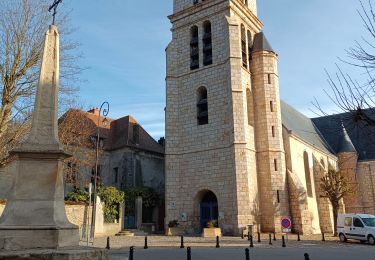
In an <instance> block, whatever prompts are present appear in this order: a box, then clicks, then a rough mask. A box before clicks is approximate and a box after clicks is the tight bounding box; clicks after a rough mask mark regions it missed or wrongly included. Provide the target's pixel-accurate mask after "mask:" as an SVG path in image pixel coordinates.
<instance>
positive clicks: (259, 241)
mask: <svg viewBox="0 0 375 260" xmlns="http://www.w3.org/2000/svg"><path fill="white" fill-rule="evenodd" d="M261 242H262V241H261V240H260V232H258V243H261Z"/></svg>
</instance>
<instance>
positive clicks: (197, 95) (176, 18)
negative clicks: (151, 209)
mask: <svg viewBox="0 0 375 260" xmlns="http://www.w3.org/2000/svg"><path fill="white" fill-rule="evenodd" d="M173 10H174V11H173V14H172V15H171V16H169V19H170V21H171V23H172V41H171V42H170V44H169V45H168V47H167V50H166V52H167V77H166V89H167V90H166V91H167V107H166V224H168V222H169V221H172V220H179V223H180V224H181V226H183V227H184V228H185V230H186V231H187V232H200V231H201V230H202V228H203V227H205V225H206V224H207V222H208V221H210V220H217V221H218V225H219V226H220V227H221V228H222V231H223V232H224V234H239V232H240V230H241V229H242V228H243V227H245V226H247V225H250V224H252V225H255V227H259V226H263V224H264V227H266V229H267V230H274V229H275V225H276V224H275V218H274V217H273V215H272V216H271V214H268V213H271V212H272V213H275V212H276V210H274V208H272V209H270V210H268V206H267V207H262V206H261V205H260V204H259V201H264V202H266V203H271V204H272V205H274V206H275V207H277V208H279V204H278V203H280V205H281V204H283V203H284V202H285V200H286V197H284V196H287V195H286V194H284V189H285V187H281V186H282V185H281V184H280V185H279V186H280V187H278V186H277V187H276V186H275V187H273V186H272V185H274V182H273V180H271V178H273V177H275V176H278V175H277V174H276V173H274V172H275V171H274V170H273V171H272V173H271V172H270V171H271V165H273V163H274V158H277V160H278V162H277V163H278V167H279V168H278V171H277V173H280V176H281V177H282V176H283V174H284V175H285V167H284V166H283V165H284V164H285V160H284V162H282V158H283V151H282V148H281V147H282V138H281V120H280V110H279V101H278V100H277V99H276V98H278V85H277V84H275V85H272V86H274V88H273V91H274V92H272V94H274V98H275V100H274V106H275V109H278V112H277V113H275V115H278V116H279V117H277V116H275V118H274V120H275V121H274V122H273V123H272V124H274V126H275V129H274V130H275V133H277V136H276V137H275V139H274V140H277V141H274V140H268V139H267V140H265V141H266V143H265V145H266V146H267V147H268V145H274V146H273V147H272V148H270V149H268V148H266V147H263V145H260V144H261V142H255V140H256V138H257V136H256V133H258V134H259V135H260V136H261V137H262V138H263V137H264V136H262V135H261V134H262V133H263V132H262V130H261V129H262V128H263V127H266V128H267V129H264V131H266V130H268V127H271V124H270V122H268V121H267V123H266V121H264V120H263V119H260V117H261V116H262V115H263V116H265V117H269V116H272V115H266V112H268V110H266V107H265V106H264V104H265V102H266V97H267V95H268V93H270V94H271V92H267V93H266V92H265V91H266V90H267V91H268V90H269V91H271V89H272V88H271V86H269V85H267V84H264V82H263V80H262V79H261V77H263V76H266V77H267V75H268V74H269V73H267V74H264V69H263V66H268V65H272V66H273V67H272V69H273V70H274V71H273V72H272V78H275V79H276V77H274V75H277V71H276V63H275V61H276V54H274V52H271V53H267V50H265V51H264V52H263V50H262V51H260V52H258V51H253V42H254V40H256V39H254V37H255V35H259V32H260V31H261V28H262V23H261V22H260V21H259V19H258V18H257V14H256V1H255V0H174V9H173ZM252 55H253V56H254V57H252ZM253 71H255V75H256V76H255V77H256V79H252V78H253V76H252V74H253V73H254V72H253ZM266 79H267V78H265V80H266ZM253 84H254V86H253ZM262 91H263V92H262ZM258 98H259V99H262V100H263V101H264V102H263V105H262V104H261V103H259V102H258V101H257V99H258ZM267 102H268V100H267ZM256 110H259V111H256ZM258 122H259V123H258ZM257 124H259V126H257ZM270 131H271V130H270ZM270 133H271V132H270ZM264 138H265V137H264ZM257 149H260V151H261V153H258V151H257ZM263 152H267V153H270V152H275V154H272V156H271V154H267V156H266V157H265V158H267V164H268V168H267V167H263V165H262V166H261V169H262V173H257V172H258V170H257V156H259V155H260V156H263V155H265V154H263ZM275 156H276V157H275ZM271 158H272V160H271ZM259 162H260V161H259V160H258V163H259ZM283 167H284V168H283ZM283 169H284V173H282V171H283ZM258 177H261V178H262V179H261V180H260V181H258ZM281 182H282V181H280V183H281ZM258 183H259V184H261V185H267V186H266V187H264V188H263V190H265V189H266V188H268V189H271V190H272V191H274V192H275V194H273V193H271V192H269V193H266V194H265V196H263V197H262V196H261V195H260V192H259V191H258ZM277 183H279V182H277ZM277 198H279V200H277ZM276 204H277V205H276ZM281 208H285V207H284V206H283V207H281ZM280 214H281V213H280ZM266 217H267V218H269V217H270V218H271V220H266ZM267 221H269V223H268V222H267ZM262 222H263V223H262ZM259 224H260V225H259Z"/></svg>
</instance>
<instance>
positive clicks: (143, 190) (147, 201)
mask: <svg viewBox="0 0 375 260" xmlns="http://www.w3.org/2000/svg"><path fill="white" fill-rule="evenodd" d="M125 196H126V210H125V213H126V215H128V216H131V215H134V214H135V199H136V198H137V197H142V202H143V207H145V208H146V209H151V208H154V207H156V206H158V205H159V202H160V196H159V194H158V193H157V192H156V191H155V190H154V189H153V188H150V187H134V188H129V189H126V190H125Z"/></svg>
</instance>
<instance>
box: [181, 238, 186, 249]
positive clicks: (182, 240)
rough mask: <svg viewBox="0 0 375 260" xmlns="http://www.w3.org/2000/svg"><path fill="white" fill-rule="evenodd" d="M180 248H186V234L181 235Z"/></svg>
mask: <svg viewBox="0 0 375 260" xmlns="http://www.w3.org/2000/svg"><path fill="white" fill-rule="evenodd" d="M180 248H185V246H184V236H181V245H180Z"/></svg>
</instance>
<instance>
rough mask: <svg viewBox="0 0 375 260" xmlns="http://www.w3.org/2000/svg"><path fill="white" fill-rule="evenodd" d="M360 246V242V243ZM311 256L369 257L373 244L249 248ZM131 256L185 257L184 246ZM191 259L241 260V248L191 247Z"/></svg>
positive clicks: (272, 258) (261, 254) (325, 259)
mask: <svg viewBox="0 0 375 260" xmlns="http://www.w3.org/2000/svg"><path fill="white" fill-rule="evenodd" d="M360 247H362V246H360ZM305 253H308V254H309V259H311V260H332V259H339V260H353V259H355V260H362V259H363V260H369V259H374V248H372V247H370V246H368V247H363V248H352V247H342V248H341V249H339V248H329V247H320V246H318V247H311V246H309V247H304V248H252V249H251V250H250V259H251V260H304V259H305V256H304V254H305ZM133 259H134V260H186V259H187V257H186V249H160V248H159V249H147V250H144V249H139V250H137V249H136V251H135V252H134V258H133ZM191 259H192V260H245V259H246V257H245V249H235V248H219V249H217V248H192V254H191ZM110 260H128V252H125V251H123V252H122V251H120V250H117V251H116V250H114V251H111V254H110Z"/></svg>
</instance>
